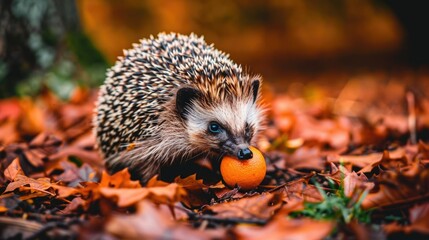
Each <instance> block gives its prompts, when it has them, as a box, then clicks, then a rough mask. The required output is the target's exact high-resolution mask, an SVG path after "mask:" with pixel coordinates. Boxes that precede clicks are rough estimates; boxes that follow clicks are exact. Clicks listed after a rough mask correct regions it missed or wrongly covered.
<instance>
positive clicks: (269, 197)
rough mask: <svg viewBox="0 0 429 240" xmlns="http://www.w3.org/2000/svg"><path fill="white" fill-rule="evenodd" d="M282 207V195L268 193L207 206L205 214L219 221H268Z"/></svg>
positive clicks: (204, 210)
mask: <svg viewBox="0 0 429 240" xmlns="http://www.w3.org/2000/svg"><path fill="white" fill-rule="evenodd" d="M281 206H282V201H281V194H280V193H266V194H261V195H256V196H252V197H245V198H241V199H239V200H233V201H229V202H223V203H218V204H215V205H212V206H207V207H205V208H204V209H203V213H205V214H214V215H216V217H217V218H219V219H221V218H223V219H229V218H234V219H248V220H255V219H257V220H268V219H269V218H271V217H272V216H273V214H274V213H275V212H276V211H277V210H278V209H279V208H280V207H281Z"/></svg>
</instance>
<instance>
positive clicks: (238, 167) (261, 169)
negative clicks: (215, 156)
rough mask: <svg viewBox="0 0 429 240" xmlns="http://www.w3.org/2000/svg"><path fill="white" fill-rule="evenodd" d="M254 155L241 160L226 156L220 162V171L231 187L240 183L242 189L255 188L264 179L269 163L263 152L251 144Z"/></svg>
mask: <svg viewBox="0 0 429 240" xmlns="http://www.w3.org/2000/svg"><path fill="white" fill-rule="evenodd" d="M249 149H250V151H252V153H253V157H252V158H250V159H247V160H239V159H237V158H233V157H230V156H225V157H224V158H223V159H222V162H221V163H220V173H221V175H222V178H223V180H224V181H225V183H226V184H227V185H228V186H229V187H235V186H236V185H238V186H239V187H240V188H241V189H242V190H250V189H254V188H256V187H257V186H259V184H260V183H261V182H262V180H264V177H265V174H266V171H267V165H266V164H265V158H264V156H263V155H262V153H261V152H260V151H259V150H258V149H257V148H255V147H252V146H250V147H249Z"/></svg>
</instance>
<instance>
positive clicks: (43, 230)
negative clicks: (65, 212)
mask: <svg viewBox="0 0 429 240" xmlns="http://www.w3.org/2000/svg"><path fill="white" fill-rule="evenodd" d="M82 222H83V221H82V220H81V219H79V218H74V219H72V220H71V221H68V222H49V223H47V224H45V225H44V226H43V227H42V228H40V229H38V230H37V231H36V232H34V233H33V234H32V235H30V236H29V237H28V238H26V240H32V239H41V237H43V234H45V233H46V232H48V231H50V230H52V229H55V228H62V229H69V228H70V226H71V225H73V224H80V223H82Z"/></svg>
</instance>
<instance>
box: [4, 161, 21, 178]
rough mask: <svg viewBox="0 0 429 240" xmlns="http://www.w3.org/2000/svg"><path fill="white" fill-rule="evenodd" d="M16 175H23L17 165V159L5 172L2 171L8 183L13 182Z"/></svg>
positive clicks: (19, 166)
mask: <svg viewBox="0 0 429 240" xmlns="http://www.w3.org/2000/svg"><path fill="white" fill-rule="evenodd" d="M17 175H24V172H23V171H22V169H21V165H20V164H19V158H15V159H14V160H13V161H12V163H11V164H10V165H9V166H8V167H7V168H6V170H4V176H5V177H6V178H7V179H8V180H10V181H13V180H15V178H16V176H17Z"/></svg>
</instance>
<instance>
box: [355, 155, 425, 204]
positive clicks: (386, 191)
mask: <svg viewBox="0 0 429 240" xmlns="http://www.w3.org/2000/svg"><path fill="white" fill-rule="evenodd" d="M377 181H378V182H379V184H380V186H379V188H378V191H377V192H374V193H370V194H368V196H367V197H366V198H365V199H364V201H363V202H362V207H363V208H365V209H370V208H375V207H377V208H389V207H394V206H396V207H398V206H401V205H410V204H413V203H414V202H417V201H420V200H423V199H427V198H429V185H428V182H429V169H425V168H421V167H420V166H419V162H414V163H413V165H411V166H409V168H407V169H402V170H401V171H388V172H385V173H383V174H382V175H381V176H380V177H378V179H377Z"/></svg>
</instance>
